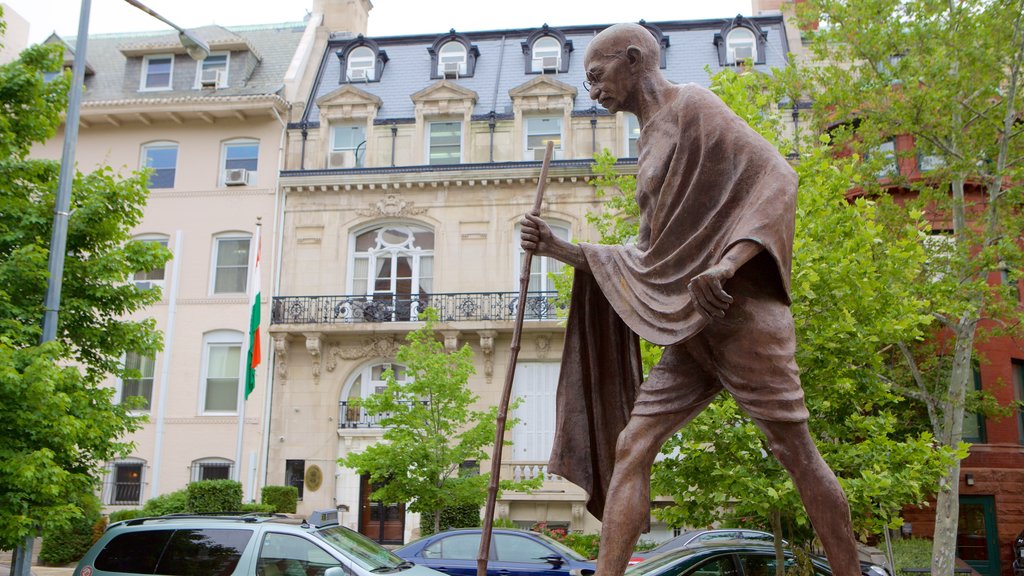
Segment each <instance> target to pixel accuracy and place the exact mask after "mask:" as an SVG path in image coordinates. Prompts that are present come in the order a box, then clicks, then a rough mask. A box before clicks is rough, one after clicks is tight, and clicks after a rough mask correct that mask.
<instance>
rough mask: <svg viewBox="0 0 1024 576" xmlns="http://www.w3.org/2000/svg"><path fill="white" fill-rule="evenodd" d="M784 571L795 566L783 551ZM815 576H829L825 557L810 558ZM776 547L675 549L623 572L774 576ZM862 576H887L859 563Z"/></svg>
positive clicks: (629, 574) (721, 545) (635, 575)
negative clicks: (784, 555)
mask: <svg viewBox="0 0 1024 576" xmlns="http://www.w3.org/2000/svg"><path fill="white" fill-rule="evenodd" d="M785 554H786V566H785V568H786V570H787V571H788V570H789V568H790V567H791V566H793V565H794V564H796V560H795V559H794V557H793V553H792V552H790V551H789V550H787V551H786V553H785ZM810 560H811V563H812V564H813V566H814V574H815V576H832V570H831V569H830V568H829V566H828V562H826V561H825V559H824V558H819V557H816V556H815V557H811V559H810ZM775 564H776V560H775V547H774V546H770V545H765V544H752V543H749V542H739V541H734V542H730V543H726V542H722V543H716V544H699V545H696V546H694V547H691V548H677V549H676V550H672V551H670V552H666V553H664V554H659V555H657V556H654V557H651V558H649V559H647V560H645V561H643V562H641V563H639V564H636V565H634V566H632V567H630V568H629V569H628V570H626V576H774V575H775ZM861 573H862V574H863V575H864V576H888V575H887V573H886V572H885V570H883V569H882V568H881V567H880V566H875V565H873V564H868V563H861Z"/></svg>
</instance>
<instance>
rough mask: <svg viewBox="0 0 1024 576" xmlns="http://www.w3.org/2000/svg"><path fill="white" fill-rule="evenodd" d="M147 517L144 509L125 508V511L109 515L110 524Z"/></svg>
mask: <svg viewBox="0 0 1024 576" xmlns="http://www.w3.org/2000/svg"><path fill="white" fill-rule="evenodd" d="M144 516H147V514H146V512H145V511H144V510H143V509H142V508H125V509H124V510H116V511H114V512H111V513H110V514H109V515H108V518H109V520H110V523H111V524H113V523H114V522H121V521H122V520H131V519H132V518H142V517H144Z"/></svg>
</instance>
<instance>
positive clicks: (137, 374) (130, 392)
mask: <svg viewBox="0 0 1024 576" xmlns="http://www.w3.org/2000/svg"><path fill="white" fill-rule="evenodd" d="M124 367H125V370H131V371H132V374H131V375H129V376H126V377H125V378H122V379H121V394H120V398H119V400H120V402H121V403H122V404H123V403H124V402H125V401H126V400H128V399H129V398H136V400H134V401H135V402H138V403H139V405H138V406H136V407H135V409H136V410H141V411H149V408H150V406H151V405H152V402H153V376H154V374H155V373H156V369H155V368H156V361H155V359H154V358H153V357H152V356H142V355H140V354H137V353H135V352H128V353H127V354H125V358H124Z"/></svg>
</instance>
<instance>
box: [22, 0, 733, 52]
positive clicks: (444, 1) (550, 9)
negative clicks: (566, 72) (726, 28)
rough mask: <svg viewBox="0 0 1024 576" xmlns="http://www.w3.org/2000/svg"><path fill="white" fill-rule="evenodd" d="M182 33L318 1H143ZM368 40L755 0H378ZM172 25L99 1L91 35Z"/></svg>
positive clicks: (46, 11) (48, 16)
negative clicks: (377, 37)
mask: <svg viewBox="0 0 1024 576" xmlns="http://www.w3.org/2000/svg"><path fill="white" fill-rule="evenodd" d="M142 1H143V3H145V4H146V5H147V6H149V7H150V8H151V9H153V10H154V11H155V12H157V13H159V14H160V15H161V16H164V17H165V18H167V19H168V20H170V21H171V22H174V23H175V24H177V25H178V26H181V27H183V28H194V27H199V26H204V25H206V24H221V25H225V26H237V25H245V24H270V23H277V22H295V21H299V20H302V18H303V16H305V14H306V12H307V11H308V10H310V9H311V8H312V6H313V0H142ZM372 1H373V10H372V11H371V12H370V21H369V35H370V36H390V35H404V34H435V33H442V32H447V31H448V30H449V29H450V28H455V29H456V30H458V31H466V32H470V31H476V30H496V29H502V28H531V27H534V26H540V25H541V24H544V23H547V24H550V25H551V26H567V25H576V24H612V23H615V22H636V21H638V20H640V19H644V20H648V21H651V22H654V21H658V20H695V19H704V18H730V17H732V16H735V15H736V14H744V15H746V16H749V15H750V10H751V7H750V0H625V1H623V0H614V1H613V0H372ZM2 2H3V3H5V4H7V5H9V6H10V7H11V8H12V9H14V11H16V12H18V13H19V14H21V16H22V17H23V18H25V19H26V20H28V22H29V25H30V29H29V42H31V43H35V42H41V41H42V40H45V39H46V37H47V36H49V35H50V33H51V32H54V31H56V32H57V33H58V34H60V35H61V36H64V37H68V36H74V35H76V34H77V33H78V17H79V14H80V11H81V1H80V0H2ZM164 29H167V28H166V26H165V25H164V24H163V23H161V22H159V21H158V20H156V19H154V18H153V17H152V16H149V15H147V14H145V13H144V12H142V11H140V10H139V9H138V8H135V7H133V6H131V5H130V4H127V3H126V2H124V1H123V0H92V10H91V14H90V17H89V32H90V34H100V33H108V32H139V31H150V30H164Z"/></svg>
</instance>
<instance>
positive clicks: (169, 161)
mask: <svg viewBox="0 0 1024 576" xmlns="http://www.w3.org/2000/svg"><path fill="white" fill-rule="evenodd" d="M141 164H142V167H143V168H148V169H149V170H150V173H149V182H148V186H149V188H150V189H154V188H174V177H175V175H176V173H177V171H178V145H177V144H176V143H174V142H153V143H150V144H146V145H144V146H143V147H142V162H141Z"/></svg>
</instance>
